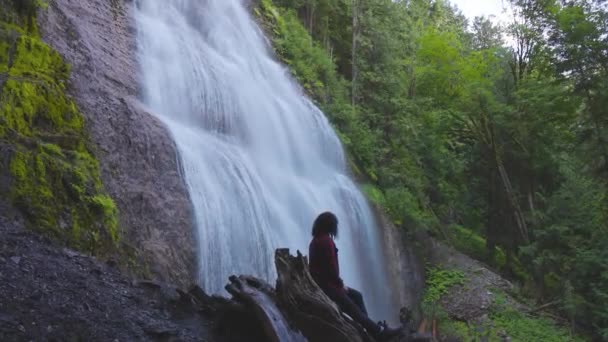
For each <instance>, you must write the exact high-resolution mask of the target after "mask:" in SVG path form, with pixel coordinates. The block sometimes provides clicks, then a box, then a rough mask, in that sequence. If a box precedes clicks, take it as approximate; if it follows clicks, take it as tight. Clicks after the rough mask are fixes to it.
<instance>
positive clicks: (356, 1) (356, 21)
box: [351, 0, 359, 107]
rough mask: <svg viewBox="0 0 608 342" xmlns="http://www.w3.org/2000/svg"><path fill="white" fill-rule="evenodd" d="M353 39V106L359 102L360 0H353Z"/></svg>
mask: <svg viewBox="0 0 608 342" xmlns="http://www.w3.org/2000/svg"><path fill="white" fill-rule="evenodd" d="M352 6H353V13H352V15H353V23H352V26H353V27H352V31H353V37H352V38H353V41H352V51H351V63H352V81H351V103H352V105H353V107H354V106H355V105H356V104H357V76H358V75H357V74H358V70H357V31H358V30H359V19H358V16H359V0H353V2H352Z"/></svg>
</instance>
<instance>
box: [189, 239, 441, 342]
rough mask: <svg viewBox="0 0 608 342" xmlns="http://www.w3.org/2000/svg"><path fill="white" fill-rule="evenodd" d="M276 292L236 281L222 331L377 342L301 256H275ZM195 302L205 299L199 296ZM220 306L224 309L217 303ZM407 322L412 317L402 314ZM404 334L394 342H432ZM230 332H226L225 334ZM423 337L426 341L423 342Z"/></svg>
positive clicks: (280, 252)
mask: <svg viewBox="0 0 608 342" xmlns="http://www.w3.org/2000/svg"><path fill="white" fill-rule="evenodd" d="M275 266H276V269H277V275H278V277H277V283H276V289H274V288H272V287H271V286H270V285H268V284H267V283H266V282H264V281H263V280H260V279H257V278H255V277H251V276H239V277H237V276H231V277H230V283H228V284H227V285H226V290H227V291H228V292H229V293H230V294H231V295H232V300H226V302H227V303H222V304H221V305H219V307H224V309H223V310H218V309H217V306H216V308H215V309H214V310H215V311H214V312H216V313H217V312H222V314H220V315H221V316H222V317H223V318H222V319H220V321H222V324H221V325H222V326H225V327H227V328H226V329H227V330H229V331H232V330H246V332H245V333H246V334H248V335H247V336H248V337H249V338H250V339H251V340H256V341H258V340H259V341H271V342H279V341H286V342H291V341H294V342H300V341H310V342H327V341H332V342H374V341H375V340H374V339H373V338H372V337H371V336H369V335H368V334H367V332H366V331H365V330H364V329H363V327H361V326H360V325H359V324H358V323H356V322H355V321H353V320H352V319H351V318H350V317H348V316H347V315H345V314H343V313H342V312H341V311H340V310H339V309H338V307H337V306H336V304H335V303H334V302H333V301H332V300H331V299H330V298H329V297H327V296H326V295H325V293H324V292H323V291H322V290H321V288H319V286H318V285H317V283H316V282H315V281H314V280H313V278H312V276H311V275H310V272H309V270H308V260H307V258H306V257H305V256H303V255H302V254H301V253H300V252H299V251H298V252H297V255H296V256H292V255H290V254H289V249H277V250H276V252H275ZM196 297H201V298H203V295H200V294H198V295H197V296H196ZM216 303H220V302H219V301H217V300H216ZM402 314H403V315H404V316H408V312H407V311H404V312H402ZM407 327H408V325H406V328H405V329H404V336H401V338H399V337H397V338H395V339H394V340H393V341H404V342H405V341H407V342H410V341H425V342H426V341H430V340H431V338H429V337H424V336H415V335H411V334H410V333H409V331H408V330H409V329H407ZM226 329H225V330H226ZM421 337H423V339H420V338H421Z"/></svg>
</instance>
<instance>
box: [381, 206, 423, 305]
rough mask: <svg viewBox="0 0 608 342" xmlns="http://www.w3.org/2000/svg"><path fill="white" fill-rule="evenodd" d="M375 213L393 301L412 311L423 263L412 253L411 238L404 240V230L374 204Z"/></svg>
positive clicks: (420, 291) (419, 293) (419, 296)
mask: <svg viewBox="0 0 608 342" xmlns="http://www.w3.org/2000/svg"><path fill="white" fill-rule="evenodd" d="M375 212H376V217H377V218H378V219H377V221H378V227H379V229H380V233H381V236H382V238H383V241H382V242H383V246H384V257H385V258H386V260H389V262H388V264H387V271H388V273H389V280H390V281H391V284H390V285H391V287H390V288H391V289H392V290H393V293H392V296H393V300H394V302H395V303H398V304H399V306H400V307H407V308H408V309H410V310H414V311H416V309H417V308H418V306H419V304H420V300H421V299H422V295H423V293H424V286H425V285H424V265H422V263H421V261H420V258H419V256H418V255H417V254H416V253H415V251H414V248H413V243H412V241H407V238H406V233H405V231H404V230H403V229H401V228H399V227H397V226H395V225H394V224H393V223H392V222H391V220H390V219H389V218H388V217H387V216H386V214H384V212H383V211H382V209H379V208H377V207H376V210H375Z"/></svg>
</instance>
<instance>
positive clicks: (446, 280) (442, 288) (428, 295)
mask: <svg viewBox="0 0 608 342" xmlns="http://www.w3.org/2000/svg"><path fill="white" fill-rule="evenodd" d="M464 281H465V275H464V273H463V272H461V271H457V270H445V269H441V268H438V267H429V268H428V269H427V279H426V290H425V293H424V299H423V302H425V303H434V302H437V301H438V300H439V299H441V296H443V295H444V294H446V293H447V292H448V290H449V289H450V288H451V287H452V286H454V285H462V284H463V283H464Z"/></svg>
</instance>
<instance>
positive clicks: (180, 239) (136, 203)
mask: <svg viewBox="0 0 608 342" xmlns="http://www.w3.org/2000/svg"><path fill="white" fill-rule="evenodd" d="M132 6H134V4H133V3H132V2H113V1H107V0H91V1H69V0H56V1H52V2H51V3H50V5H49V7H48V9H47V10H46V11H42V13H41V14H40V15H39V22H40V27H41V32H42V37H43V39H44V40H45V41H46V42H48V44H49V45H51V46H52V47H54V48H55V49H56V50H57V51H58V52H59V53H60V54H61V55H62V56H63V57H64V58H65V59H66V61H67V62H68V63H70V64H71V65H72V73H71V77H70V84H71V87H70V90H69V92H70V93H71V94H72V95H73V96H74V98H75V101H76V103H77V104H78V105H79V107H80V108H81V110H82V112H83V114H84V116H85V119H86V124H87V127H88V128H89V130H90V134H91V137H92V140H93V142H94V144H95V146H96V155H97V157H98V159H99V161H100V165H101V176H102V179H103V182H104V184H105V187H106V189H107V191H108V192H109V194H110V195H111V196H112V198H114V200H115V201H116V204H117V206H118V208H119V211H120V225H121V226H122V228H123V230H124V232H125V237H124V238H125V241H126V242H127V243H128V244H130V245H132V246H133V247H135V249H136V250H137V252H138V258H139V259H140V260H139V261H140V262H141V261H143V262H144V263H145V264H146V265H149V267H150V269H149V271H151V272H152V273H153V274H155V275H157V276H160V277H161V278H165V279H170V280H172V281H174V282H177V283H180V284H186V283H190V282H191V280H192V276H193V274H194V272H195V268H196V261H195V260H196V253H195V246H194V241H195V239H194V236H193V232H194V230H193V227H192V214H191V204H190V201H189V197H188V193H187V190H186V188H185V184H184V183H183V181H182V178H181V177H180V174H179V172H180V169H179V161H178V156H177V153H176V150H175V147H174V144H173V141H172V139H171V137H170V136H169V134H168V132H167V130H166V129H165V127H164V126H163V125H162V124H161V123H160V121H159V120H157V119H156V118H155V117H154V116H153V115H151V114H150V113H148V112H146V111H145V109H144V108H142V106H141V105H140V104H139V102H138V100H137V96H138V88H137V79H138V71H139V70H138V69H137V68H138V66H137V60H136V55H135V54H136V51H137V48H136V41H135V38H136V30H135V28H134V27H133V26H132V25H133V22H132V15H131V11H132Z"/></svg>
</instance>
